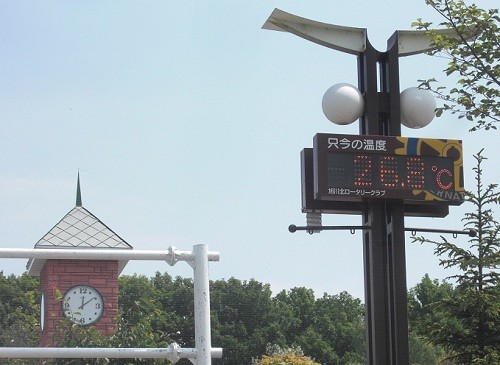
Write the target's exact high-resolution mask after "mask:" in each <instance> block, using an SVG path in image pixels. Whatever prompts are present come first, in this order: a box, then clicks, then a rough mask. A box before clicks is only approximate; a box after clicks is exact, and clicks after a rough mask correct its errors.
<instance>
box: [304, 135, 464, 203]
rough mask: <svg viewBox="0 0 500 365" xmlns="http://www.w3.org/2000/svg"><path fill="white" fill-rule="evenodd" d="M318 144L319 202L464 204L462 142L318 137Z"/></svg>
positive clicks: (315, 142) (315, 152) (316, 190)
mask: <svg viewBox="0 0 500 365" xmlns="http://www.w3.org/2000/svg"><path fill="white" fill-rule="evenodd" d="M313 146H314V147H313V171H314V194H313V198H314V199H315V200H318V201H345V202H351V203H352V202H361V201H363V200H366V199H402V200H404V201H405V202H406V203H408V202H415V203H418V204H435V203H437V202H445V203H447V204H450V205H460V204H462V203H463V202H464V200H465V189H464V182H463V180H464V178H463V153H462V141H460V140H452V139H430V138H412V137H399V136H369V135H363V136H360V135H346V134H325V133H318V134H316V135H315V136H314V139H313ZM340 160H342V161H340ZM341 162H342V163H341ZM351 164H354V166H353V165H351ZM335 166H336V167H335ZM412 166H413V167H412ZM415 166H416V167H415ZM355 167H356V168H355ZM337 170H338V171H337ZM403 171H404V173H406V174H403ZM384 179H385V180H384ZM391 179H392V180H391ZM412 179H413V180H412ZM416 179H420V180H416ZM337 180H339V181H342V183H339V182H338V181H337ZM346 181H347V182H346ZM412 182H413V184H414V186H412V187H410V185H411V183H412ZM406 183H408V184H406ZM335 184H337V185H335ZM338 184H344V185H340V186H339V185H338ZM405 184H406V185H405ZM420 185H421V187H420ZM332 186H333V187H332ZM415 187H419V188H415ZM430 187H431V188H432V189H431V188H430Z"/></svg>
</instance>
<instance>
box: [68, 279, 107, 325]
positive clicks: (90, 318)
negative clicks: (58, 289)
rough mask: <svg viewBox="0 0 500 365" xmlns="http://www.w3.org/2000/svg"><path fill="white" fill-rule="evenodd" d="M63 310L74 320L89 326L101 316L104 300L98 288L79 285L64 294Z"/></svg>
mask: <svg viewBox="0 0 500 365" xmlns="http://www.w3.org/2000/svg"><path fill="white" fill-rule="evenodd" d="M62 311H63V313H64V315H65V316H66V317H68V318H69V319H70V320H72V321H73V322H75V323H78V324H79V325H82V326H88V325H91V324H94V323H96V322H97V321H99V319H100V318H101V316H102V314H103V311H104V300H103V299H102V296H101V294H100V293H99V291H97V289H95V288H93V287H91V286H89V285H77V286H74V287H72V288H70V289H68V291H67V292H66V293H65V294H64V296H63V299H62Z"/></svg>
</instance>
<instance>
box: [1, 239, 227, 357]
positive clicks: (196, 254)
mask: <svg viewBox="0 0 500 365" xmlns="http://www.w3.org/2000/svg"><path fill="white" fill-rule="evenodd" d="M0 258H11V259H47V260H50V259H70V260H161V261H166V262H167V263H168V264H169V265H170V266H173V265H175V264H176V263H177V262H178V261H186V262H187V263H188V264H189V265H190V266H191V267H192V268H193V281H194V321H195V348H181V347H180V346H179V345H178V344H176V343H172V344H171V345H170V346H168V347H166V348H50V347H3V348H2V347H0V358H18V359H21V358H22V359H26V358H45V359H49V358H136V359H138V358H143V359H147V358H150V359H151V358H164V359H167V360H169V361H170V362H172V363H176V362H177V361H178V360H179V359H182V358H187V359H189V360H190V361H191V362H192V363H193V364H195V365H211V364H212V358H221V357H222V349H221V348H212V343H211V329H210V288H209V277H208V262H209V261H219V258H220V255H219V253H218V252H209V251H208V247H207V245H203V244H201V245H194V246H193V250H192V251H180V250H178V249H176V248H175V247H172V246H171V247H169V249H168V251H160V250H113V249H109V250H108V249H102V250H96V249H15V248H3V249H2V248H0Z"/></svg>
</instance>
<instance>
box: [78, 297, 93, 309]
mask: <svg viewBox="0 0 500 365" xmlns="http://www.w3.org/2000/svg"><path fill="white" fill-rule="evenodd" d="M94 299H95V297H94V298H90V299H89V300H87V301H86V302H85V303H83V300H82V306H81V308H82V309H83V307H84V306H86V305H87V304H89V303H90V302H91V301H93V300H94Z"/></svg>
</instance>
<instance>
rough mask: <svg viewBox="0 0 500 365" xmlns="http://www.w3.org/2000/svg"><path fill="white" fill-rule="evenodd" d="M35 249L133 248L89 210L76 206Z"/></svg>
mask: <svg viewBox="0 0 500 365" xmlns="http://www.w3.org/2000/svg"><path fill="white" fill-rule="evenodd" d="M35 248H107V249H109V248H116V249H131V248H132V246H130V245H129V244H128V243H127V242H125V240H124V239H122V238H121V237H120V236H118V235H117V234H116V233H115V232H113V230H111V229H110V228H109V227H108V226H106V225H105V224H104V223H102V222H101V221H100V220H99V219H98V218H97V217H95V216H94V215H93V214H92V213H90V212H89V211H88V210H87V209H85V208H83V207H81V206H76V207H74V208H73V209H72V210H71V211H70V212H69V213H68V214H66V215H65V216H64V218H62V219H61V220H60V221H59V223H57V224H56V225H55V226H54V227H53V228H52V229H51V230H50V231H49V232H48V233H47V234H46V235H45V236H43V237H42V238H41V239H40V240H39V241H38V242H37V243H36V244H35Z"/></svg>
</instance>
